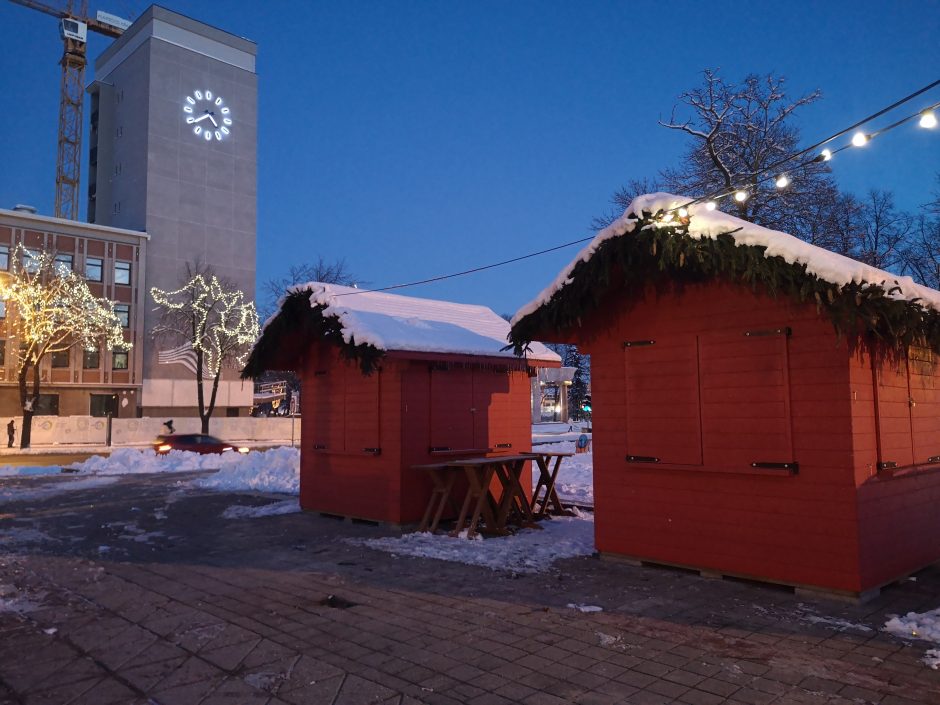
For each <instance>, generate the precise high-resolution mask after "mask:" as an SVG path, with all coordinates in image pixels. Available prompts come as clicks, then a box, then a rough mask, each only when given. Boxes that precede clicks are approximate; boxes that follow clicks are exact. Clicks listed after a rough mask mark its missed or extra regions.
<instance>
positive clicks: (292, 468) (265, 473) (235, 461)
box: [193, 446, 300, 495]
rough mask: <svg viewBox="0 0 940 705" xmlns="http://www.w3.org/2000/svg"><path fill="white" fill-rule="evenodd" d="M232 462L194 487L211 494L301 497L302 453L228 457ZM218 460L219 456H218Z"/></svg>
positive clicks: (285, 450)
mask: <svg viewBox="0 0 940 705" xmlns="http://www.w3.org/2000/svg"><path fill="white" fill-rule="evenodd" d="M225 455H226V456H228V455H231V456H232V457H231V458H225V460H226V461H227V462H226V463H225V464H224V465H223V466H222V469H221V470H219V472H217V473H215V474H213V475H210V476H209V477H201V478H199V479H198V480H196V481H195V482H194V483H193V484H195V486H196V487H203V488H207V489H211V490H223V491H229V492H239V491H242V492H243V491H249V490H250V491H254V492H275V493H278V494H292V495H299V494H300V450H299V449H298V448H291V447H290V446H281V447H280V448H271V449H270V450H266V451H263V452H260V451H255V450H253V451H251V452H250V453H248V454H246V455H242V454H241V453H231V454H229V453H226V454H225ZM216 457H218V456H216Z"/></svg>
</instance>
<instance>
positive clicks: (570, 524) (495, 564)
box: [349, 513, 594, 573]
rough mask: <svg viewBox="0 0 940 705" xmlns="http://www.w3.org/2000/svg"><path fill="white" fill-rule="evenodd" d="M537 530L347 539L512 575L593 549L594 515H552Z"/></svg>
mask: <svg viewBox="0 0 940 705" xmlns="http://www.w3.org/2000/svg"><path fill="white" fill-rule="evenodd" d="M540 526H541V527H542V528H541V529H522V530H521V531H519V532H518V533H517V534H515V535H514V536H511V537H508V536H507V537H502V538H494V539H481V538H479V537H477V539H476V540H467V539H465V538H454V537H450V536H448V535H446V534H431V533H427V532H425V533H417V532H416V533H411V534H404V535H403V536H401V537H400V538H396V537H384V538H379V539H349V541H351V542H353V543H360V544H362V545H363V546H367V547H368V548H374V549H376V550H379V551H387V552H388V553H391V554H393V555H397V556H400V555H404V556H418V557H421V558H436V559H438V560H443V561H457V562H459V563H467V564H469V565H479V566H483V567H485V568H490V569H492V570H505V571H509V572H513V573H539V572H542V571H544V570H547V569H548V568H549V567H550V566H551V565H552V563H553V562H554V561H556V560H558V559H560V558H571V557H573V556H588V555H590V554H592V553H593V552H594V515H593V514H590V513H584V514H582V515H581V516H578V517H557V518H554V519H551V520H548V521H543V522H542V523H541V524H540Z"/></svg>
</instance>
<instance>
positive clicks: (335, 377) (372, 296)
mask: <svg viewBox="0 0 940 705" xmlns="http://www.w3.org/2000/svg"><path fill="white" fill-rule="evenodd" d="M508 333H509V324H508V323H507V322H506V321H505V320H504V319H503V318H501V317H500V316H498V315H496V314H495V313H494V312H493V311H492V310H490V309H488V308H486V307H485V306H472V305H467V304H455V303H448V302H444V301H432V300H429V299H418V298H413V297H408V296H398V295H394V294H385V293H378V292H368V291H363V290H360V289H352V288H349V287H344V286H337V285H333V284H321V283H317V282H313V283H310V284H306V285H304V286H301V287H297V288H296V289H294V290H292V291H291V292H290V293H289V294H288V295H287V296H286V297H285V298H284V299H283V300H282V302H281V305H280V309H279V311H278V312H277V313H276V314H275V315H274V316H273V317H272V318H271V319H270V320H269V321H268V322H267V323H266V324H265V328H264V331H263V332H262V335H261V338H260V339H259V340H258V343H257V345H256V346H255V349H254V350H253V351H252V354H251V357H250V358H249V361H248V364H247V366H246V367H245V370H244V373H243V376H245V377H258V376H259V375H261V374H262V373H263V372H265V371H267V370H292V371H294V372H296V373H297V374H298V375H299V376H300V379H301V410H302V421H301V437H302V442H301V460H300V503H301V506H302V507H303V508H304V509H308V510H315V511H319V512H324V513H329V514H337V515H342V516H349V517H357V518H363V519H372V520H377V521H387V522H391V523H395V524H404V523H410V522H416V521H419V520H420V519H421V516H422V513H423V511H424V508H425V506H426V505H427V502H428V499H429V496H430V491H431V487H430V483H429V481H428V478H426V477H425V476H424V475H423V474H421V473H419V472H417V471H415V470H413V469H412V466H413V465H416V464H421V463H433V462H439V461H440V460H442V459H445V458H446V457H448V456H454V455H468V454H472V455H478V454H481V453H487V452H492V451H496V452H498V451H512V452H522V451H527V450H531V443H532V431H531V425H530V420H529V419H530V415H531V412H530V404H531V397H530V384H529V376H530V374H532V370H533V367H534V366H555V367H557V366H559V365H560V360H559V358H558V356H557V355H555V353H553V352H552V351H550V350H548V349H547V348H546V347H545V346H543V345H540V344H535V345H533V346H532V348H531V352H530V353H529V355H528V358H527V359H522V358H519V357H517V356H516V355H515V354H513V352H511V351H510V350H506V349H505V348H506V347H507V335H508ZM530 472H531V470H530V469H527V471H526V475H527V476H528V475H529V473H530ZM530 484H531V483H529V485H530ZM529 485H525V486H526V487H528V486H529Z"/></svg>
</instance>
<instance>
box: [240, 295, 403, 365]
mask: <svg viewBox="0 0 940 705" xmlns="http://www.w3.org/2000/svg"><path fill="white" fill-rule="evenodd" d="M312 295H313V290H312V289H304V290H301V291H291V292H290V293H288V294H287V295H286V296H285V297H284V299H283V300H282V302H281V306H280V309H279V310H278V312H277V314H276V315H275V316H274V318H273V319H272V320H271V321H269V322H268V323H267V325H266V326H265V328H264V331H263V332H262V333H261V337H260V338H259V339H258V342H257V343H255V347H254V349H253V350H252V351H251V355H250V356H249V357H248V362H247V364H246V365H245V369H243V370H242V373H241V377H242V379H248V378H252V377H259V376H260V375H261V374H262V373H264V372H266V371H268V370H272V369H283V367H282V366H283V364H284V361H285V359H288V360H289V361H290V365H291V366H290V367H288V369H293V371H299V370H298V369H297V368H298V365H299V364H300V362H301V357H300V355H301V354H302V353H303V352H305V350H306V347H307V346H308V345H310V344H311V343H314V342H317V341H325V342H329V343H332V344H333V345H336V346H337V347H338V348H339V352H340V356H341V357H343V358H345V359H347V360H352V361H355V362H357V363H358V364H359V368H360V369H361V370H362V373H363V374H366V375H369V374H372V372H374V371H375V370H377V369H378V367H379V362H380V360H381V358H382V357H383V355H384V354H385V353H384V352H383V351H382V350H379V349H378V348H377V347H375V346H374V345H370V344H368V343H363V344H361V345H360V344H357V343H356V340H355V338H350V340H349V342H346V340H345V339H344V338H343V326H342V324H341V323H340V320H339V318H337V317H336V316H324V315H323V310H324V309H325V306H323V305H316V306H311V305H310V297H311V296H312ZM285 345H291V346H292V348H293V349H291V350H290V351H285V350H284V346H285Z"/></svg>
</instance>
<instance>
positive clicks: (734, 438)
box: [699, 328, 796, 471]
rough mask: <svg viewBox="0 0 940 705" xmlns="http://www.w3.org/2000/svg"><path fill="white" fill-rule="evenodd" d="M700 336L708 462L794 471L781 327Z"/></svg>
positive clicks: (786, 357) (785, 346)
mask: <svg viewBox="0 0 940 705" xmlns="http://www.w3.org/2000/svg"><path fill="white" fill-rule="evenodd" d="M759 333H760V334H757V333H755V331H744V334H743V335H742V334H741V333H736V334H713V335H702V336H701V337H700V338H699V349H700V350H699V352H700V355H699V365H700V370H701V375H700V385H701V397H702V439H703V444H702V445H703V449H702V450H703V455H704V460H705V464H706V465H707V466H710V467H711V466H718V467H720V466H726V467H731V468H733V467H739V468H746V467H751V468H781V469H789V470H792V471H795V470H796V463H795V462H794V461H795V459H794V457H793V440H792V429H791V420H790V380H789V354H788V334H789V330H788V329H786V328H780V329H770V330H768V331H760V332H759Z"/></svg>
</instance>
